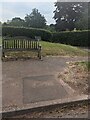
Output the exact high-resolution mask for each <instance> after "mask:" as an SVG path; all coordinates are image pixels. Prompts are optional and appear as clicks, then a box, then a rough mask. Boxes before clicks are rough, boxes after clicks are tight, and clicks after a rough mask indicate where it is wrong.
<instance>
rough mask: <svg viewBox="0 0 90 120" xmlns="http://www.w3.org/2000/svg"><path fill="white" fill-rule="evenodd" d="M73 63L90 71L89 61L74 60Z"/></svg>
mask: <svg viewBox="0 0 90 120" xmlns="http://www.w3.org/2000/svg"><path fill="white" fill-rule="evenodd" d="M75 64H77V65H80V66H83V67H84V69H88V71H90V61H84V62H76V63H75Z"/></svg>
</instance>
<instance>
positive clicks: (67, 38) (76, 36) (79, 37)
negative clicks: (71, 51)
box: [52, 31, 90, 47]
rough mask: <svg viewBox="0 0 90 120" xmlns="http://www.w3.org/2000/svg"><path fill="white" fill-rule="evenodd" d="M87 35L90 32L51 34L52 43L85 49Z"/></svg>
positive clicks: (87, 43) (87, 42)
mask: <svg viewBox="0 0 90 120" xmlns="http://www.w3.org/2000/svg"><path fill="white" fill-rule="evenodd" d="M89 33H90V31H76V32H74V31H73V32H56V33H53V37H52V42H55V43H62V44H68V45H73V46H83V47H85V46H86V47H87V46H88V45H89V41H88V34H89Z"/></svg>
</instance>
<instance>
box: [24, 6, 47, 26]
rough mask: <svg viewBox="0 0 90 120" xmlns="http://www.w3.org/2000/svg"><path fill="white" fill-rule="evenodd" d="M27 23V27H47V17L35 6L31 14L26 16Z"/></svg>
mask: <svg viewBox="0 0 90 120" xmlns="http://www.w3.org/2000/svg"><path fill="white" fill-rule="evenodd" d="M25 23H26V26H27V27H33V28H45V27H46V20H45V17H44V16H42V15H41V13H40V12H38V9H36V8H34V9H33V10H32V12H31V14H29V15H28V14H27V15H26V16H25Z"/></svg>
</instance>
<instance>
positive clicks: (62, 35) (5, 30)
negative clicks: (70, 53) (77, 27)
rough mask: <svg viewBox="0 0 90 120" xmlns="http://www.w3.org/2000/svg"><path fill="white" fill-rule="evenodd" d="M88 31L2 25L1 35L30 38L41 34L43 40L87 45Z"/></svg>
mask: <svg viewBox="0 0 90 120" xmlns="http://www.w3.org/2000/svg"><path fill="white" fill-rule="evenodd" d="M89 33H90V30H89V31H72V32H70V31H68V32H52V33H51V32H50V31H48V30H44V29H35V28H24V27H22V28H20V27H6V26H3V27H2V35H3V36H9V37H15V36H25V37H30V38H33V39H34V38H35V36H41V39H42V40H43V41H49V42H55V43H62V44H68V45H72V46H82V47H88V46H89V41H88V34H89Z"/></svg>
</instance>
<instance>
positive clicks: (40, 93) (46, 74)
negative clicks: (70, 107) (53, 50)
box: [2, 57, 87, 110]
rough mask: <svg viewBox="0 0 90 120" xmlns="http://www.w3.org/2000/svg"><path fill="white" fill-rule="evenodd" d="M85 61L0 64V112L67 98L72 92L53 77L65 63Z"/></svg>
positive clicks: (50, 59)
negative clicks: (0, 82) (0, 66)
mask: <svg viewBox="0 0 90 120" xmlns="http://www.w3.org/2000/svg"><path fill="white" fill-rule="evenodd" d="M78 60H87V58H82V57H80V58H77V57H75V58H69V57H45V58H43V61H40V60H35V59H30V60H25V61H24V60H18V61H7V62H3V63H2V75H3V76H2V78H3V80H2V97H3V101H2V102H3V108H4V109H6V110H7V108H9V109H13V108H17V107H20V106H24V105H28V104H30V103H35V102H40V101H49V100H55V99H62V98H68V97H70V96H73V92H74V91H73V90H72V89H71V88H70V87H69V86H68V85H64V83H62V82H61V83H60V81H59V82H58V79H57V74H58V73H60V72H61V71H62V70H63V69H64V67H65V66H66V65H67V64H66V62H70V61H78Z"/></svg>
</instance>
